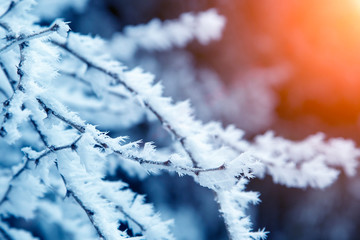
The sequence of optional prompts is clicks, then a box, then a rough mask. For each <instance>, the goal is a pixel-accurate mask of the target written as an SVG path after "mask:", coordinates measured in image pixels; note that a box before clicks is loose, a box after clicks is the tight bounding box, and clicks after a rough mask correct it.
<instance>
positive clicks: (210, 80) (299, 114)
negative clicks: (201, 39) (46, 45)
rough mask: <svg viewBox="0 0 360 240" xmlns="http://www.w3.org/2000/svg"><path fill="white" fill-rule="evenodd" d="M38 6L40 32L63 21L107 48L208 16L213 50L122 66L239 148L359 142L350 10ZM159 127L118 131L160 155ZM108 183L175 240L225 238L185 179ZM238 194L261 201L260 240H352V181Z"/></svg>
mask: <svg viewBox="0 0 360 240" xmlns="http://www.w3.org/2000/svg"><path fill="white" fill-rule="evenodd" d="M40 4H49V3H46V0H43V1H40ZM49 5H51V6H50V7H48V8H41V9H46V11H44V10H39V11H41V12H39V14H41V16H42V19H41V21H42V23H43V24H46V25H47V24H49V23H50V22H52V21H53V19H54V18H56V17H62V18H63V19H65V20H66V21H71V24H70V26H71V28H72V29H73V30H74V31H75V32H81V33H83V34H89V33H90V34H91V35H99V36H101V37H103V38H105V39H108V40H112V39H113V37H114V33H115V32H122V31H124V28H125V26H128V25H139V24H144V23H147V22H149V21H150V20H151V19H153V18H158V19H160V20H162V21H165V20H169V19H177V18H178V17H179V16H180V15H181V14H182V13H184V12H200V11H204V10H207V9H210V8H215V9H217V11H218V13H220V14H221V15H223V16H225V17H226V26H225V28H224V31H223V36H222V38H221V39H220V40H219V41H212V42H210V43H209V44H207V45H202V44H200V43H198V42H197V41H192V42H191V43H190V44H188V45H187V46H186V47H185V48H173V49H171V50H167V51H146V50H139V51H138V52H137V53H136V57H134V58H132V59H126V60H124V64H125V65H128V66H130V67H135V66H141V67H142V68H144V69H145V70H147V71H149V72H152V73H154V74H155V75H156V77H157V80H159V81H160V80H161V81H162V82H163V84H164V85H165V92H166V95H169V96H172V97H173V98H174V99H176V100H184V99H190V100H191V102H192V105H193V107H194V108H195V110H196V111H195V114H196V116H197V117H199V118H200V119H202V120H204V121H209V120H218V121H221V122H223V123H224V124H225V125H227V124H230V123H232V124H235V125H236V126H237V127H239V128H241V129H244V130H245V131H246V137H247V138H248V139H249V140H251V139H252V138H253V137H254V136H256V135H257V134H261V133H264V132H265V131H267V130H270V129H271V130H274V131H275V133H276V134H277V135H280V136H284V137H286V138H289V139H292V140H301V139H304V138H305V137H306V136H308V135H311V134H314V133H317V132H324V133H326V135H327V136H328V137H329V138H330V137H343V138H351V139H353V140H354V141H356V143H357V144H359V141H360V135H359V133H358V132H359V127H360V125H359V124H360V119H359V113H360V94H359V93H360V81H359V80H360V61H359V60H360V24H359V22H360V1H356V0H343V1H336V0H316V1H313V0H303V1H295V0H290V1H281V0H258V1H251V0H236V1H235V0H234V1H231V0H197V1H192V0H147V1H141V0H132V1H116V0H103V1H96V0H88V1H86V0H81V1H72V2H71V1H61V2H60V1H59V3H56V4H55V3H53V4H49ZM118 48H119V51H121V45H119V46H118ZM99 127H100V128H101V127H102V126H101V125H99ZM104 129H106V127H104ZM159 129H160V128H159V126H154V124H153V123H150V122H147V121H146V120H144V121H143V122H141V123H139V124H138V125H137V126H136V127H134V128H131V129H120V130H119V129H117V130H118V131H119V133H121V134H123V133H126V134H129V135H131V136H133V137H134V138H135V139H136V138H137V136H138V137H139V138H144V136H145V140H148V141H154V139H157V140H156V141H157V142H156V143H157V145H158V146H160V147H161V146H165V145H166V144H167V141H168V138H166V137H163V138H159V136H161V135H164V136H166V134H164V133H162V132H159V131H160V130H159ZM106 130H108V129H106ZM114 177H115V178H123V179H125V180H126V181H129V182H130V183H131V186H132V187H133V189H134V190H136V191H138V192H140V193H145V194H147V195H148V199H149V201H150V202H154V203H155V205H156V207H157V208H158V209H159V210H160V211H161V212H162V213H163V216H165V218H166V217H174V216H175V225H176V228H175V234H176V236H177V239H184V240H185V239H196V240H201V239H214V240H218V239H228V237H227V233H226V230H225V226H224V224H223V223H222V219H221V216H219V213H218V209H217V208H218V206H217V205H216V203H214V201H213V198H214V196H213V193H212V192H211V191H208V190H207V189H203V188H201V187H199V186H197V185H196V184H194V182H193V181H192V179H191V178H187V177H182V178H181V179H180V181H179V178H178V176H170V175H168V174H163V175H160V176H149V177H147V178H146V180H144V181H140V180H138V179H137V178H132V177H130V176H128V175H126V174H125V173H124V172H123V171H122V170H121V169H119V170H118V171H117V172H116V175H115V176H114ZM248 189H250V190H254V191H259V192H260V193H261V197H260V198H261V200H262V203H261V204H260V205H259V206H257V207H255V208H253V209H250V212H249V213H250V214H251V215H252V216H253V222H254V224H255V226H254V228H255V229H257V228H263V227H265V228H266V230H268V231H270V234H269V238H268V239H275V240H282V239H293V240H300V239H304V240H305V239H306V240H310V239H324V240H325V239H328V240H331V239H334V240H335V239H336V240H338V239H343V240H346V239H349V240H350V239H354V240H355V239H358V231H357V229H359V227H360V214H359V213H360V205H359V204H358V203H359V199H360V191H359V190H360V179H359V178H358V177H357V178H352V179H349V178H346V177H344V176H340V179H339V181H337V182H336V184H335V185H333V186H331V187H330V188H327V189H325V190H312V189H304V190H299V189H289V188H285V187H283V186H279V185H275V184H273V183H272V180H271V179H270V178H265V179H260V180H255V181H252V182H251V184H250V185H249V188H248Z"/></svg>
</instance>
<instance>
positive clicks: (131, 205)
mask: <svg viewBox="0 0 360 240" xmlns="http://www.w3.org/2000/svg"><path fill="white" fill-rule="evenodd" d="M33 5H34V2H33V1H32V0H22V1H20V0H19V1H4V2H3V3H1V4H0V10H1V12H2V14H1V15H0V27H1V28H2V30H1V31H0V34H1V36H2V38H1V41H0V44H1V45H0V66H1V69H2V73H3V74H2V77H3V78H2V79H1V82H0V93H1V94H2V96H1V102H2V105H3V109H2V112H1V117H0V122H1V126H0V135H1V137H2V138H1V140H0V150H1V151H2V152H3V151H4V157H3V158H2V159H1V162H0V167H1V168H0V186H1V190H0V236H1V237H2V238H4V239H36V238H35V237H33V236H31V234H30V233H29V232H27V231H25V230H22V229H19V228H16V227H13V226H11V224H9V218H10V217H15V218H24V219H26V220H31V219H34V218H35V217H36V213H37V212H38V211H44V212H46V213H47V214H48V215H50V216H52V217H51V218H52V220H53V221H56V222H61V220H59V219H57V217H56V216H54V213H53V212H52V211H51V208H52V207H50V206H55V207H54V209H58V211H59V212H62V211H65V210H66V209H68V208H69V209H70V211H73V212H74V213H76V214H77V215H76V218H77V220H78V221H79V222H80V223H78V224H79V225H81V224H82V225H84V226H87V227H85V228H86V229H87V230H89V229H90V230H89V231H90V233H89V235H88V238H87V239H96V238H100V239H109V240H112V239H175V237H174V236H173V234H172V233H171V228H172V224H173V223H172V221H171V220H163V219H162V217H160V215H159V214H158V213H157V212H156V211H155V209H154V207H153V206H152V205H151V204H149V203H147V202H146V199H145V196H143V195H140V194H137V193H135V192H134V191H132V190H131V189H130V186H129V185H128V184H127V183H125V182H124V181H122V180H121V179H117V180H116V181H111V180H109V179H108V172H109V171H113V169H109V162H110V160H109V159H111V158H112V157H115V159H116V161H117V162H118V163H121V164H122V165H123V166H121V167H122V168H123V169H126V166H127V165H128V164H136V166H137V167H141V169H143V170H145V171H148V172H150V173H156V172H159V171H161V170H165V171H169V172H175V173H177V174H179V175H188V176H191V177H193V179H194V180H195V181H196V182H197V183H198V184H199V185H201V186H203V187H206V188H209V189H211V190H212V191H213V192H214V193H215V195H216V200H217V201H218V203H219V206H220V212H221V213H222V215H223V217H224V222H225V224H226V226H227V228H228V232H229V237H230V238H231V239H265V238H266V234H267V232H265V231H264V230H259V231H256V232H254V231H252V224H251V221H250V218H249V216H248V215H247V213H246V209H247V207H248V205H249V204H256V203H258V202H259V194H258V193H256V192H247V191H246V190H245V187H246V184H247V183H248V181H249V180H250V179H252V178H254V177H263V176H264V174H265V173H268V174H270V175H272V176H273V179H274V181H275V182H279V183H281V184H285V185H287V186H289V187H300V188H303V187H307V186H311V187H319V188H323V187H326V186H328V185H330V184H331V183H333V182H334V181H335V180H336V178H337V176H338V174H339V170H337V169H335V168H334V167H341V168H343V169H344V170H345V172H346V173H347V174H348V175H350V176H351V175H354V174H355V169H356V167H357V158H358V157H359V154H360V150H358V149H357V148H356V147H355V145H353V143H352V142H349V141H345V140H340V139H337V140H336V139H333V140H330V141H328V142H327V141H325V140H324V138H323V137H321V136H320V135H318V136H315V137H312V138H309V139H307V140H305V141H304V142H300V143H295V142H291V141H288V140H286V139H282V138H279V137H274V136H273V135H271V134H265V135H263V136H258V137H257V138H256V140H255V141H254V142H251V141H248V140H246V139H244V138H243V132H242V131H241V130H239V129H236V128H235V127H233V126H230V127H227V128H225V129H224V128H223V127H222V126H221V124H220V123H214V122H210V123H208V124H203V123H202V122H201V121H200V120H198V119H196V118H195V117H194V113H193V110H192V108H191V106H190V103H189V101H185V102H174V101H173V100H172V99H171V98H169V97H165V96H164V93H163V87H162V85H161V83H155V77H154V76H153V75H152V74H150V73H146V72H144V71H143V70H142V69H141V68H134V69H128V68H127V67H125V66H124V65H123V64H122V63H121V62H119V61H117V60H116V58H121V57H119V56H118V55H117V53H113V52H112V51H111V49H108V48H107V46H108V42H106V41H105V40H102V39H100V38H98V37H91V36H84V35H81V34H78V33H73V32H70V28H69V26H68V24H67V23H66V22H63V21H62V20H56V21H54V23H53V24H51V25H50V26H49V27H41V26H39V25H38V24H37V19H36V16H34V15H33V14H32V13H31V12H30V11H29V10H30V9H31V7H32V6H33ZM208 24H210V25H211V26H215V27H214V28H211V27H206V26H207V25H208ZM224 24H225V19H224V17H223V16H220V15H219V14H218V13H217V12H216V11H215V10H208V11H206V12H203V13H199V14H197V15H194V14H192V13H186V14H183V15H181V17H180V18H179V19H178V20H171V21H167V22H164V23H160V22H159V21H158V20H153V21H152V22H150V23H149V24H148V25H146V26H145V25H144V26H137V27H129V28H127V29H126V30H125V33H124V34H123V35H121V34H120V35H118V36H117V37H118V38H121V39H120V40H121V41H126V43H127V44H130V45H131V46H133V47H132V50H131V51H132V52H131V54H130V55H131V56H133V55H134V52H135V50H136V48H145V49H147V50H153V49H155V50H168V49H170V48H171V47H172V46H176V47H184V46H185V45H186V44H187V43H188V42H190V41H191V40H192V39H197V40H198V41H199V42H200V43H202V44H207V43H208V42H209V41H212V40H217V39H219V38H220V36H221V31H222V29H223V27H224ZM119 36H120V37H119ZM145 39H147V40H146V41H145ZM120 40H119V41H120ZM114 42H115V41H114V40H112V43H114ZM124 51H125V50H124ZM130 55H128V56H130ZM69 78H70V81H68V80H69ZM59 85H60V86H59ZM89 90H90V94H89ZM110 100H111V101H110ZM69 102H71V103H70V104H69V106H67V105H66V104H67V103H69ZM71 104H75V105H77V108H75V109H76V110H78V112H75V111H74V110H73V109H71ZM105 105H106V107H107V108H108V109H109V110H110V111H115V110H118V109H119V107H122V109H120V110H121V112H122V113H126V114H125V115H126V116H125V117H124V121H127V122H128V124H124V125H128V126H129V125H134V123H136V122H137V121H138V120H139V119H140V118H141V117H142V116H147V117H148V118H150V119H157V121H158V122H159V123H160V124H161V126H162V127H163V128H164V129H165V130H167V131H168V132H169V134H170V135H171V137H172V138H173V140H174V141H173V142H172V143H171V145H170V146H169V147H167V148H165V149H156V148H155V145H154V144H153V143H152V142H145V143H142V142H141V141H140V140H139V141H134V142H132V141H128V140H127V138H126V136H122V135H120V136H116V137H114V136H112V135H111V132H110V133H108V132H104V131H100V130H98V126H96V125H97V124H92V123H91V122H90V121H88V120H86V119H85V120H83V118H82V116H83V115H84V116H86V109H87V108H89V107H91V108H92V109H102V110H103V108H104V106H105ZM133 111H135V112H136V113H135V114H134V115H133V116H131V114H132V112H133ZM121 117H122V116H121V115H120V117H119V119H118V120H117V122H118V121H119V122H121V121H122V118H121ZM127 118H128V119H127ZM117 122H115V123H113V124H115V125H116V124H117ZM118 124H119V125H121V124H122V123H118ZM99 127H101V125H100V126H99ZM319 136H320V137H319ZM340 149H341V150H340ZM162 150H163V151H162ZM79 209H80V210H81V211H79ZM54 211H55V210H54ZM67 221H70V220H69V219H65V217H64V223H63V226H62V227H63V228H64V231H69V234H70V235H71V236H72V237H73V238H76V239H81V238H82V237H81V236H80V235H79V234H78V233H77V232H76V231H78V229H76V228H71V227H69V226H68V225H66V222H67Z"/></svg>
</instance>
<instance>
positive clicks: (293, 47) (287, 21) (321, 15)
mask: <svg viewBox="0 0 360 240" xmlns="http://www.w3.org/2000/svg"><path fill="white" fill-rule="evenodd" d="M265 2H266V4H265V5H264V7H263V9H262V13H261V16H263V20H262V21H261V22H262V24H263V26H262V27H263V28H264V29H266V31H267V34H268V35H269V37H270V39H272V40H273V45H274V46H275V49H276V51H278V52H280V53H281V55H282V57H284V58H286V59H287V60H290V62H291V64H292V65H293V68H294V71H295V72H294V75H293V76H292V79H291V81H290V82H289V84H288V86H287V88H288V96H289V98H291V99H295V101H294V100H293V101H289V102H288V103H287V104H290V105H289V106H287V107H288V108H300V109H301V111H305V112H308V113H310V114H320V115H324V117H325V118H330V119H335V122H336V119H337V118H340V116H339V115H341V117H342V118H345V119H344V120H341V121H348V122H349V121H350V122H353V121H356V120H357V119H358V117H359V113H360V97H359V96H360V1H355V0H342V1H337V0H319V1H311V0H303V1H278V2H280V4H276V5H275V4H274V2H273V1H271V0H268V1H265ZM261 16H259V17H261ZM296 99H302V101H296ZM304 99H305V100H304Z"/></svg>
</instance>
